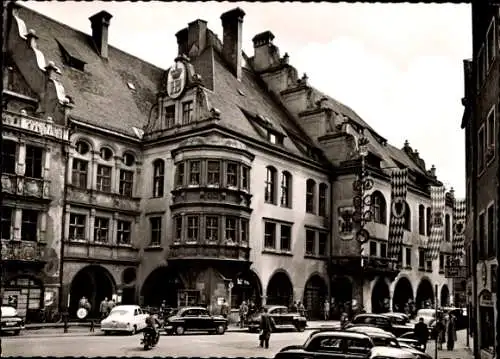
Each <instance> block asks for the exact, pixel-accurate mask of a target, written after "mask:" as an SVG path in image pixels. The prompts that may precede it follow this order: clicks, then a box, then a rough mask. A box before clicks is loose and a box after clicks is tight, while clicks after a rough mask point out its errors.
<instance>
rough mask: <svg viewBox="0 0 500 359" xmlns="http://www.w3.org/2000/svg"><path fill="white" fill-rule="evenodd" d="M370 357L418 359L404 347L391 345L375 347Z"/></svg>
mask: <svg viewBox="0 0 500 359" xmlns="http://www.w3.org/2000/svg"><path fill="white" fill-rule="evenodd" d="M368 358H369V359H416V358H415V356H414V355H413V354H412V353H410V352H408V351H406V350H403V349H399V348H391V347H374V348H372V350H371V351H370V355H369V357H368Z"/></svg>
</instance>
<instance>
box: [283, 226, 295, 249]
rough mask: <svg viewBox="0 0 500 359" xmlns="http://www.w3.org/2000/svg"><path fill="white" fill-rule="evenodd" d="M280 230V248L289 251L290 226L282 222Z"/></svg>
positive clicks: (290, 246) (290, 244) (290, 245)
mask: <svg viewBox="0 0 500 359" xmlns="http://www.w3.org/2000/svg"><path fill="white" fill-rule="evenodd" d="M280 232H281V238H280V249H281V250H282V251H285V252H290V251H291V250H292V226H290V225H288V224H282V225H281V228H280Z"/></svg>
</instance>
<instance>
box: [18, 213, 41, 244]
mask: <svg viewBox="0 0 500 359" xmlns="http://www.w3.org/2000/svg"><path fill="white" fill-rule="evenodd" d="M37 232H38V212H37V211H33V210H29V209H23V212H22V222H21V239H22V240H23V241H32V242H36V241H37Z"/></svg>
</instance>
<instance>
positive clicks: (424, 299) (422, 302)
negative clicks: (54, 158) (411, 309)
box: [415, 278, 434, 309]
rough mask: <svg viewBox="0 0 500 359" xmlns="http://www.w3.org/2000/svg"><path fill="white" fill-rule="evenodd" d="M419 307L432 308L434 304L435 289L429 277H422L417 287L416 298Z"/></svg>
mask: <svg viewBox="0 0 500 359" xmlns="http://www.w3.org/2000/svg"><path fill="white" fill-rule="evenodd" d="M415 305H416V307H417V309H421V308H432V307H433V306H434V290H433V289H432V284H431V282H430V281H429V279H427V278H422V279H421V280H420V283H419V285H418V287H417V295H416V298H415Z"/></svg>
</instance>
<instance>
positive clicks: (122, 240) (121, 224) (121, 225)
mask: <svg viewBox="0 0 500 359" xmlns="http://www.w3.org/2000/svg"><path fill="white" fill-rule="evenodd" d="M131 228H132V223H131V222H129V221H118V228H117V238H116V240H117V242H118V244H130V238H131V236H130V232H131Z"/></svg>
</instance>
